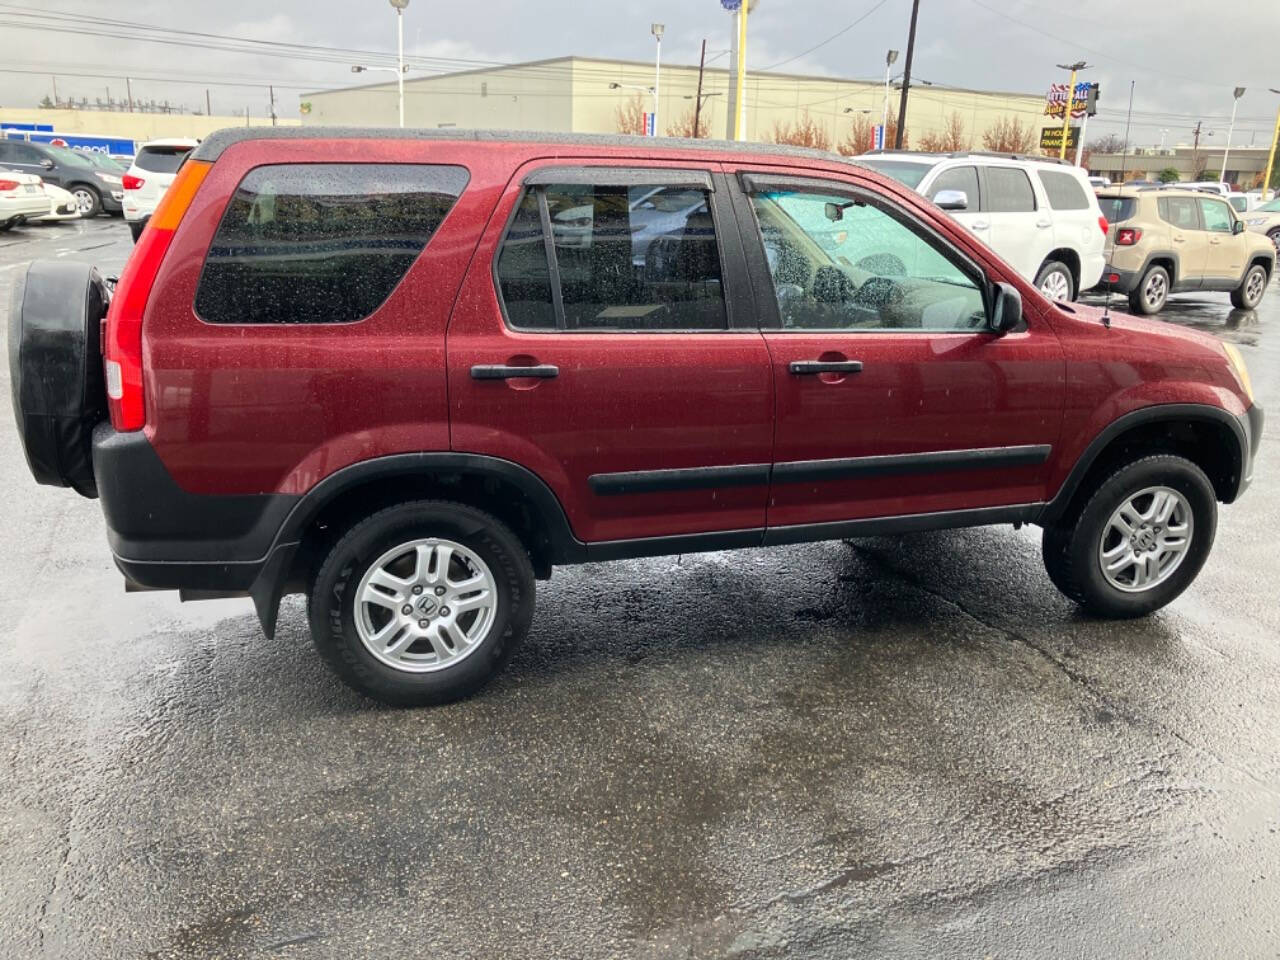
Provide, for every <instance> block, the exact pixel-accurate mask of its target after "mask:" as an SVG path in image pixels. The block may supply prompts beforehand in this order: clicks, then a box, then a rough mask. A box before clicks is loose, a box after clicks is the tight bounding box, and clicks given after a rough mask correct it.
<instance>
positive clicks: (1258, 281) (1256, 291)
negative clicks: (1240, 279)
mask: <svg viewBox="0 0 1280 960" xmlns="http://www.w3.org/2000/svg"><path fill="white" fill-rule="evenodd" d="M1266 288H1267V271H1265V270H1263V269H1262V268H1261V267H1254V268H1253V269H1252V270H1250V271H1249V278H1248V279H1247V280H1245V283H1244V299H1245V303H1247V304H1249V305H1250V306H1257V304H1258V302H1259V301H1260V300H1261V299H1262V292H1263V291H1264V290H1266Z"/></svg>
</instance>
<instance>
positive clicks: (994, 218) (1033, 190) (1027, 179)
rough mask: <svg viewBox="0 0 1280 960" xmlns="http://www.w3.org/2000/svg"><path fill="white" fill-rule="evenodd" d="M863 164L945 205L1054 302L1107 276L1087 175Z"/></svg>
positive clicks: (994, 161)
mask: <svg viewBox="0 0 1280 960" xmlns="http://www.w3.org/2000/svg"><path fill="white" fill-rule="evenodd" d="M857 162H858V163H861V164H863V165H864V166H867V167H870V168H871V169H872V170H875V171H876V172H878V173H883V174H885V175H886V176H890V177H893V178H894V179H895V180H898V181H899V182H900V183H904V184H906V185H907V186H909V187H912V188H913V189H915V190H916V191H917V192H918V193H921V194H923V195H924V196H926V197H928V198H929V199H930V200H934V201H935V202H937V203H938V205H939V206H941V207H942V209H944V210H946V211H947V212H948V213H950V214H951V215H952V216H954V217H955V219H956V220H958V221H959V222H960V223H962V224H964V225H965V226H966V227H968V228H969V229H970V230H972V231H973V232H974V233H975V234H977V235H978V236H979V237H981V238H982V240H983V241H985V242H986V243H988V244H990V245H991V247H992V249H993V250H995V252H996V253H998V254H1000V256H1002V257H1004V258H1005V259H1006V260H1008V261H1009V263H1011V264H1012V265H1013V266H1014V268H1015V269H1017V271H1018V272H1019V273H1020V274H1022V276H1024V277H1026V278H1027V279H1028V280H1030V281H1031V282H1032V283H1034V284H1035V285H1036V287H1037V288H1039V290H1040V292H1041V293H1043V294H1044V295H1045V296H1047V297H1051V298H1052V299H1054V300H1073V299H1075V298H1076V296H1077V295H1078V294H1079V293H1080V291H1082V290H1088V289H1089V288H1090V287H1092V286H1093V285H1094V284H1096V283H1097V282H1098V278H1099V277H1101V276H1102V268H1103V257H1102V247H1103V241H1104V238H1105V236H1106V231H1107V225H1106V224H1105V223H1104V222H1103V221H1102V212H1101V211H1100V210H1099V208H1098V202H1097V200H1096V199H1095V198H1094V191H1093V188H1092V187H1091V186H1090V185H1089V181H1088V179H1087V177H1086V174H1085V172H1084V170H1082V169H1081V168H1080V167H1075V166H1071V165H1070V164H1065V163H1060V162H1058V161H1057V160H1049V159H1046V158H1044V157H1037V158H1030V157H1018V156H1011V155H1009V154H991V153H952V154H930V153H898V152H893V153H878V154H863V155H862V156H860V157H858V158H857Z"/></svg>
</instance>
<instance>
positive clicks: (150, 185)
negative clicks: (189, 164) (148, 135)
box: [124, 138, 200, 243]
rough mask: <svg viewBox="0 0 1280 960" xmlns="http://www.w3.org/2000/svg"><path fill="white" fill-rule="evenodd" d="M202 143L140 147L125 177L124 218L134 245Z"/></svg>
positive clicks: (175, 141) (160, 143)
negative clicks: (197, 145)
mask: <svg viewBox="0 0 1280 960" xmlns="http://www.w3.org/2000/svg"><path fill="white" fill-rule="evenodd" d="M199 142H200V141H199V140H191V139H186V138H174V139H169V140H152V141H151V142H150V143H144V144H143V145H142V146H141V147H139V148H138V153H137V155H136V156H135V157H134V158H133V164H132V165H131V166H130V167H129V171H128V172H127V173H126V174H125V175H124V218H125V220H127V221H128V222H129V232H130V233H132V234H133V241H134V243H137V242H138V237H139V236H140V235H141V234H142V228H143V227H145V226H146V224H147V220H148V219H150V217H151V214H152V213H153V212H154V211H155V209H156V204H158V203H159V202H160V198H161V197H163V196H164V192H165V190H167V189H168V187H169V184H171V183H173V177H174V174H176V173H177V171H178V167H179V166H181V165H182V161H183V160H185V159H186V156H187V154H188V153H190V152H191V150H192V148H193V147H195V145H196V144H198V143H199Z"/></svg>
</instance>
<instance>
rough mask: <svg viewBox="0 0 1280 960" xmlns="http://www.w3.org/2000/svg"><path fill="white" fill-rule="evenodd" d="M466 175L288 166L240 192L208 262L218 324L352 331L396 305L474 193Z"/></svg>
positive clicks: (262, 173) (452, 170)
mask: <svg viewBox="0 0 1280 960" xmlns="http://www.w3.org/2000/svg"><path fill="white" fill-rule="evenodd" d="M467 178H468V177H467V171H466V170H465V169H464V168H462V167H453V166H440V165H427V164H338V163H315V164H280V165H273V166H264V167H257V168H255V169H253V170H251V171H250V172H249V173H248V174H247V175H246V176H245V178H244V180H242V181H241V182H240V186H239V187H237V188H236V192H235V195H234V196H233V197H232V198H231V201H230V203H228V205H227V209H226V212H225V213H224V214H223V216H222V222H221V223H220V224H219V226H218V231H217V233H216V234H215V235H214V238H213V242H212V244H211V245H210V247H209V253H208V256H207V257H206V259H205V264H204V271H203V273H202V274H201V276H200V286H199V288H198V289H197V290H196V303H195V306H196V313H197V314H199V316H200V318H201V319H202V320H205V321H207V322H209V323H255V324H256V323H280V324H294V323H351V322H353V321H356V320H363V319H364V318H365V317H367V316H369V315H370V314H371V313H373V312H374V311H375V310H377V309H378V307H380V306H381V305H382V303H383V301H385V300H386V299H387V297H389V296H390V295H391V291H392V290H394V289H395V287H396V285H397V284H399V282H400V281H401V279H403V277H404V275H405V274H406V273H407V272H408V271H409V267H410V266H411V265H412V264H413V262H414V260H416V259H417V257H418V255H419V254H420V253H422V250H423V248H424V247H426V245H427V241H429V240H430V239H431V236H432V235H433V234H434V233H435V231H436V229H437V228H438V227H439V226H440V223H441V222H442V221H443V220H444V218H445V215H446V214H447V213H448V212H449V210H450V209H452V207H453V205H454V203H455V202H456V201H457V199H458V197H459V195H460V194H461V193H462V190H463V188H464V187H465V186H466V183H467Z"/></svg>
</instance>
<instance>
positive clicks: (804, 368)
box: [787, 360, 862, 377]
mask: <svg viewBox="0 0 1280 960" xmlns="http://www.w3.org/2000/svg"><path fill="white" fill-rule="evenodd" d="M787 369H789V370H790V371H791V372H792V373H793V374H795V375H796V376H798V377H800V376H806V375H808V374H815V373H861V372H862V361H861V360H792V361H791V363H790V365H789V366H788V367H787Z"/></svg>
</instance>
